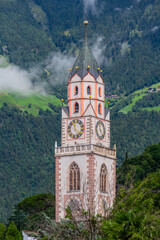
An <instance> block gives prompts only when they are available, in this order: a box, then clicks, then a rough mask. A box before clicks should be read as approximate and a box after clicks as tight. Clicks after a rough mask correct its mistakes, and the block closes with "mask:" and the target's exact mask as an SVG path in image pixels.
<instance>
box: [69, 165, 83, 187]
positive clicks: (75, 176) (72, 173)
mask: <svg viewBox="0 0 160 240" xmlns="http://www.w3.org/2000/svg"><path fill="white" fill-rule="evenodd" d="M69 190H70V191H78V190H80V169H79V167H78V165H77V164H76V163H75V162H74V163H72V164H71V166H70V169H69Z"/></svg>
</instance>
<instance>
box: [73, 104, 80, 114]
mask: <svg viewBox="0 0 160 240" xmlns="http://www.w3.org/2000/svg"><path fill="white" fill-rule="evenodd" d="M74 112H75V113H78V112H79V104H78V103H77V102H76V103H75V105H74Z"/></svg>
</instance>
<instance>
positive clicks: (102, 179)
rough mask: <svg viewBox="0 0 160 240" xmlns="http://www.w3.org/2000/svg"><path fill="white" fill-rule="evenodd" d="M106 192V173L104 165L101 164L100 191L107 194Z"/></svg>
mask: <svg viewBox="0 0 160 240" xmlns="http://www.w3.org/2000/svg"><path fill="white" fill-rule="evenodd" d="M107 190H108V173H107V168H106V165H105V164H102V166H101V170H100V191H101V192H107Z"/></svg>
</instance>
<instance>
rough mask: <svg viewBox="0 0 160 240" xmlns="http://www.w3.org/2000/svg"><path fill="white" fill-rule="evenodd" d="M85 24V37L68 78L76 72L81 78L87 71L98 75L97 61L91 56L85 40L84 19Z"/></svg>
mask: <svg viewBox="0 0 160 240" xmlns="http://www.w3.org/2000/svg"><path fill="white" fill-rule="evenodd" d="M84 24H85V39H84V42H83V46H82V48H81V50H80V53H79V56H78V57H77V59H76V61H75V63H74V65H73V68H72V70H71V73H70V76H69V79H71V78H72V77H73V76H74V75H75V74H76V73H77V74H78V75H79V76H80V77H81V79H83V78H84V76H85V75H87V73H90V74H91V75H93V76H94V77H95V79H97V77H98V76H99V70H98V68H99V66H98V63H97V61H96V59H95V57H94V56H93V54H92V52H91V50H90V48H89V46H88V42H87V24H88V22H87V21H84Z"/></svg>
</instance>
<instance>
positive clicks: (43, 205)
mask: <svg viewBox="0 0 160 240" xmlns="http://www.w3.org/2000/svg"><path fill="white" fill-rule="evenodd" d="M54 206H55V197H54V195H52V194H38V195H34V196H32V197H27V198H25V199H24V200H23V201H22V202H20V203H19V204H18V208H19V209H21V210H23V211H24V213H26V214H34V213H38V212H42V211H45V210H46V209H47V208H54Z"/></svg>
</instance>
